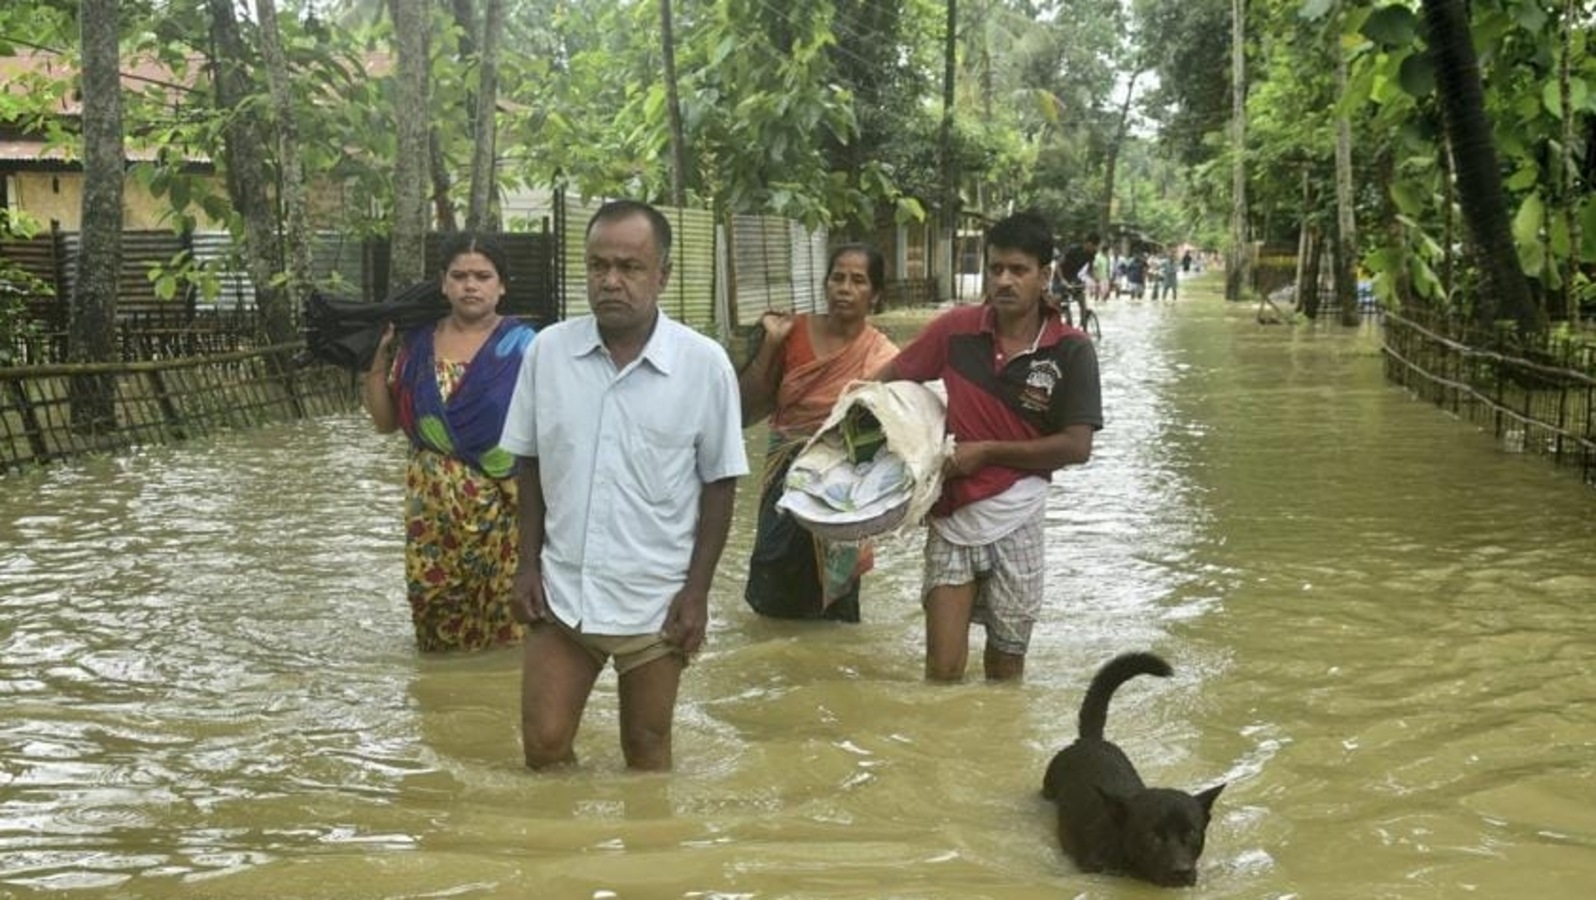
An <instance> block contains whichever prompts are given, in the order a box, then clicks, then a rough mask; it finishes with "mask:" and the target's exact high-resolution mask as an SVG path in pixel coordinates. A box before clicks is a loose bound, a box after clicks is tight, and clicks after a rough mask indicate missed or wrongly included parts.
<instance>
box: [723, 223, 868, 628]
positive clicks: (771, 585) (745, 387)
mask: <svg viewBox="0 0 1596 900" xmlns="http://www.w3.org/2000/svg"><path fill="white" fill-rule="evenodd" d="M885 278H886V262H885V261H884V260H883V259H882V257H881V254H880V253H878V252H876V251H875V250H874V249H872V248H870V247H868V246H866V245H864V244H844V245H843V246H841V247H838V248H836V249H835V250H833V251H832V253H831V259H830V262H829V263H828V264H827V266H826V312H825V314H824V315H802V314H801V315H789V314H787V313H780V312H767V313H765V315H764V316H763V317H762V318H761V319H760V325H761V327H762V328H763V329H764V341H763V343H761V344H760V347H759V351H758V352H757V353H756V354H755V355H754V359H753V361H752V362H750V363H749V364H748V366H747V368H745V369H744V370H743V372H742V374H741V375H740V376H739V379H738V386H739V388H740V389H741V392H742V406H743V427H744V428H747V427H748V426H750V425H753V424H755V423H757V422H759V421H760V420H762V419H764V418H765V417H766V416H767V415H768V416H770V443H769V446H768V448H767V450H766V453H765V474H764V478H763V480H762V486H761V490H760V494H759V531H758V533H757V534H756V535H755V538H754V552H753V555H752V556H751V557H750V558H749V560H748V585H747V587H746V588H745V589H744V590H743V599H744V600H746V601H748V605H749V606H751V607H753V609H754V611H755V612H758V613H760V614H761V615H766V616H773V617H776V618H784V619H834V620H838V621H843V622H857V621H859V578H860V576H862V575H863V574H864V573H865V572H868V571H869V570H870V567H871V565H872V557H871V553H870V547H869V545H868V544H860V543H832V542H830V541H825V540H822V539H820V538H818V537H815V536H814V535H812V534H810V533H809V532H808V531H806V530H804V528H803V526H802V525H799V524H798V522H797V521H795V520H794V519H793V518H792V517H791V516H788V515H785V514H783V513H781V512H780V511H778V510H777V509H776V501H777V500H778V499H780V498H781V493H782V486H783V483H784V482H785V481H786V478H787V469H788V467H789V466H791V465H792V461H793V459H794V458H795V457H796V456H797V455H798V451H799V450H800V449H802V448H803V445H804V442H805V441H807V440H808V439H809V437H810V436H811V435H812V434H814V432H815V430H816V429H818V428H819V427H820V425H821V424H822V423H824V422H825V420H826V417H827V416H828V415H829V414H830V413H831V407H832V406H833V405H834V404H835V403H836V402H837V397H838V396H839V395H840V394H841V393H842V391H843V389H844V388H846V387H847V386H848V383H849V382H851V381H855V380H859V379H865V378H868V377H870V375H871V373H873V372H875V371H876V370H877V369H879V368H880V367H881V366H883V365H885V364H886V362H887V361H888V360H890V359H892V358H893V357H894V356H896V355H897V353H898V348H897V347H896V346H894V345H893V343H892V342H891V341H890V340H888V339H887V336H886V335H884V334H882V333H881V332H880V331H878V330H876V328H875V326H873V325H871V324H870V323H869V322H868V321H867V317H868V316H869V314H870V311H871V309H872V308H873V307H874V305H875V303H876V300H877V298H879V297H880V295H881V287H882V282H883V281H884V280H885Z"/></svg>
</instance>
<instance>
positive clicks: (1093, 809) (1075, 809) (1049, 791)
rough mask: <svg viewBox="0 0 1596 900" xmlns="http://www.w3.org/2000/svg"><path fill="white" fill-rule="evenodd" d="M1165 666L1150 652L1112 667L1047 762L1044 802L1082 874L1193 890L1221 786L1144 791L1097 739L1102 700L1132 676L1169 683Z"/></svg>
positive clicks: (1119, 757)
mask: <svg viewBox="0 0 1596 900" xmlns="http://www.w3.org/2000/svg"><path fill="white" fill-rule="evenodd" d="M1171 671H1172V670H1171V669H1170V668H1169V663H1166V662H1164V661H1163V660H1162V659H1160V658H1158V657H1157V656H1154V655H1153V654H1151V653H1126V654H1124V655H1122V656H1117V657H1115V658H1114V659H1112V660H1110V661H1109V662H1108V664H1107V665H1105V666H1103V668H1102V670H1101V671H1099V672H1098V673H1097V677H1095V678H1093V679H1092V686H1091V687H1090V688H1088V689H1087V691H1086V700H1085V701H1083V702H1082V703H1081V721H1080V736H1079V737H1077V738H1076V739H1075V743H1073V744H1070V745H1069V746H1068V747H1065V748H1064V749H1063V750H1060V751H1059V752H1058V753H1056V754H1055V755H1054V756H1053V761H1052V762H1050V763H1048V766H1047V775H1046V777H1045V778H1043V780H1042V796H1043V797H1046V798H1047V799H1049V800H1052V801H1053V802H1054V803H1055V804H1057V805H1058V840H1059V844H1060V845H1061V846H1062V847H1063V848H1064V852H1065V853H1066V854H1068V855H1069V857H1070V858H1071V859H1073V860H1074V861H1075V865H1076V866H1078V867H1080V869H1081V871H1083V872H1109V873H1112V874H1118V875H1130V876H1133V877H1135V878H1141V879H1143V880H1145V881H1151V882H1153V883H1154V884H1160V885H1167V886H1179V885H1189V884H1196V883H1197V857H1199V856H1201V855H1202V852H1203V838H1204V835H1205V833H1206V831H1207V829H1208V819H1209V816H1210V814H1211V812H1212V810H1213V807H1214V800H1215V799H1217V798H1218V797H1219V792H1220V791H1222V790H1224V788H1225V786H1224V785H1223V784H1220V785H1219V786H1217V787H1211V788H1209V789H1208V790H1206V791H1203V792H1202V793H1200V794H1198V795H1196V796H1195V797H1194V796H1192V795H1191V794H1188V793H1186V792H1185V791H1178V790H1173V789H1170V788H1149V787H1147V786H1146V785H1144V784H1142V779H1141V776H1139V775H1137V774H1136V767H1135V766H1132V765H1131V761H1130V760H1129V759H1127V758H1126V757H1125V754H1124V753H1123V752H1122V751H1121V750H1120V749H1119V748H1118V747H1116V746H1114V744H1113V742H1111V741H1108V740H1105V739H1104V738H1103V723H1104V721H1105V720H1106V719H1107V718H1108V700H1109V698H1110V697H1112V696H1114V690H1115V689H1116V688H1118V687H1119V686H1120V685H1122V684H1124V683H1125V682H1127V681H1129V680H1130V679H1132V678H1135V677H1136V676H1137V675H1157V676H1159V677H1160V678H1167V677H1168V676H1169V675H1170V673H1171Z"/></svg>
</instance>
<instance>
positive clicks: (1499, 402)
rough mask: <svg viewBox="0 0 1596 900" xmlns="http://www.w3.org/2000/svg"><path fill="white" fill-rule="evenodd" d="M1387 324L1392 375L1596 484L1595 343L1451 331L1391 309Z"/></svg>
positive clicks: (1514, 448)
mask: <svg viewBox="0 0 1596 900" xmlns="http://www.w3.org/2000/svg"><path fill="white" fill-rule="evenodd" d="M1384 323H1385V328H1384V340H1383V346H1382V348H1381V349H1382V351H1383V352H1384V354H1385V361H1386V362H1385V369H1386V377H1387V378H1388V379H1389V380H1391V381H1393V382H1395V383H1397V384H1400V385H1402V386H1403V387H1405V388H1407V389H1408V390H1409V391H1411V392H1412V393H1414V394H1415V395H1416V396H1418V397H1420V398H1422V399H1425V400H1428V401H1430V402H1432V403H1434V404H1435V405H1437V406H1439V407H1441V408H1442V409H1445V410H1447V411H1449V412H1451V413H1452V414H1454V415H1456V416H1458V417H1459V418H1462V419H1466V420H1468V421H1470V422H1473V423H1475V424H1477V425H1479V426H1480V427H1482V428H1487V429H1489V430H1490V431H1491V433H1492V434H1493V435H1495V437H1496V439H1497V440H1498V441H1499V442H1500V443H1501V445H1502V447H1503V448H1504V449H1506V450H1508V451H1510V452H1514V453H1533V454H1536V455H1540V456H1545V457H1547V458H1549V459H1551V460H1552V461H1553V462H1554V463H1555V464H1557V465H1559V466H1570V467H1573V468H1576V469H1578V470H1579V473H1580V477H1581V479H1582V480H1583V481H1584V482H1585V483H1586V484H1588V485H1593V486H1596V346H1593V345H1591V344H1588V343H1583V342H1580V341H1577V340H1572V339H1558V338H1556V337H1550V338H1547V339H1545V340H1542V341H1539V342H1537V343H1536V344H1533V345H1524V344H1522V343H1519V342H1517V341H1516V340H1515V339H1514V338H1512V336H1511V335H1509V334H1507V333H1501V334H1494V335H1481V334H1478V333H1476V334H1472V335H1458V336H1453V335H1452V334H1451V329H1449V328H1447V327H1446V325H1445V324H1444V323H1439V322H1428V323H1421V322H1420V321H1418V320H1417V317H1406V316H1403V315H1400V314H1398V313H1395V312H1389V311H1388V312H1386V313H1385V317H1384Z"/></svg>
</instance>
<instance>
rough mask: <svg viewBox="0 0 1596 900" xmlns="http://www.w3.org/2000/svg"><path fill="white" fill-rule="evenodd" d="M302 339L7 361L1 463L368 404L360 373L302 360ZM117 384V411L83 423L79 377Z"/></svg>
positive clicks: (2, 370)
mask: <svg viewBox="0 0 1596 900" xmlns="http://www.w3.org/2000/svg"><path fill="white" fill-rule="evenodd" d="M296 348H297V345H295V344H286V345H280V346H276V347H267V348H263V349H256V350H240V351H235V352H232V353H222V354H216V355H207V356H195V357H186V358H178V359H165V360H147V361H139V362H122V363H80V364H58V365H42V366H26V367H0V473H3V472H8V471H13V470H16V469H20V468H24V467H27V466H30V465H36V464H40V463H49V462H54V461H57V460H64V459H69V458H72V457H76V456H81V455H84V454H88V453H103V452H113V451H117V450H123V449H126V448H129V447H133V446H138V445H143V444H155V443H166V442H169V441H180V440H185V439H188V438H195V437H201V436H205V435H209V434H213V433H215V432H218V431H222V430H226V429H233V428H250V427H255V426H259V425H264V424H268V423H272V422H285V421H291V420H295V419H303V418H308V417H310V416H316V415H322V414H325V413H331V412H341V411H347V410H350V409H355V408H358V406H359V391H358V384H357V383H356V379H355V378H354V377H353V376H352V375H350V374H349V373H348V372H345V371H343V370H341V369H336V368H332V367H327V366H316V367H312V368H303V369H296V368H294V367H293V366H292V365H291V364H289V363H288V362H286V361H287V360H288V359H289V357H290V356H291V354H292V352H293V351H294V350H295V349H296ZM74 379H86V380H91V381H96V382H98V383H102V384H109V385H112V386H113V390H114V400H113V407H114V413H115V414H114V421H112V422H105V423H100V424H99V425H97V426H96V427H93V428H84V427H81V426H75V425H74V422H73V414H72V404H71V396H72V382H73V380H74Z"/></svg>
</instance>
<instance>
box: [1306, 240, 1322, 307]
mask: <svg viewBox="0 0 1596 900" xmlns="http://www.w3.org/2000/svg"><path fill="white" fill-rule="evenodd" d="M1324 244H1325V240H1324V233H1323V232H1322V231H1319V230H1318V229H1314V230H1313V232H1312V234H1311V235H1310V236H1309V246H1308V274H1307V278H1306V279H1305V280H1306V281H1307V283H1308V296H1307V297H1306V298H1305V300H1306V302H1305V303H1304V304H1303V306H1302V314H1303V315H1305V316H1307V317H1308V318H1309V319H1317V318H1318V317H1319V285H1320V282H1321V281H1322V280H1323V279H1322V278H1321V277H1320V273H1321V272H1323V271H1324Z"/></svg>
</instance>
